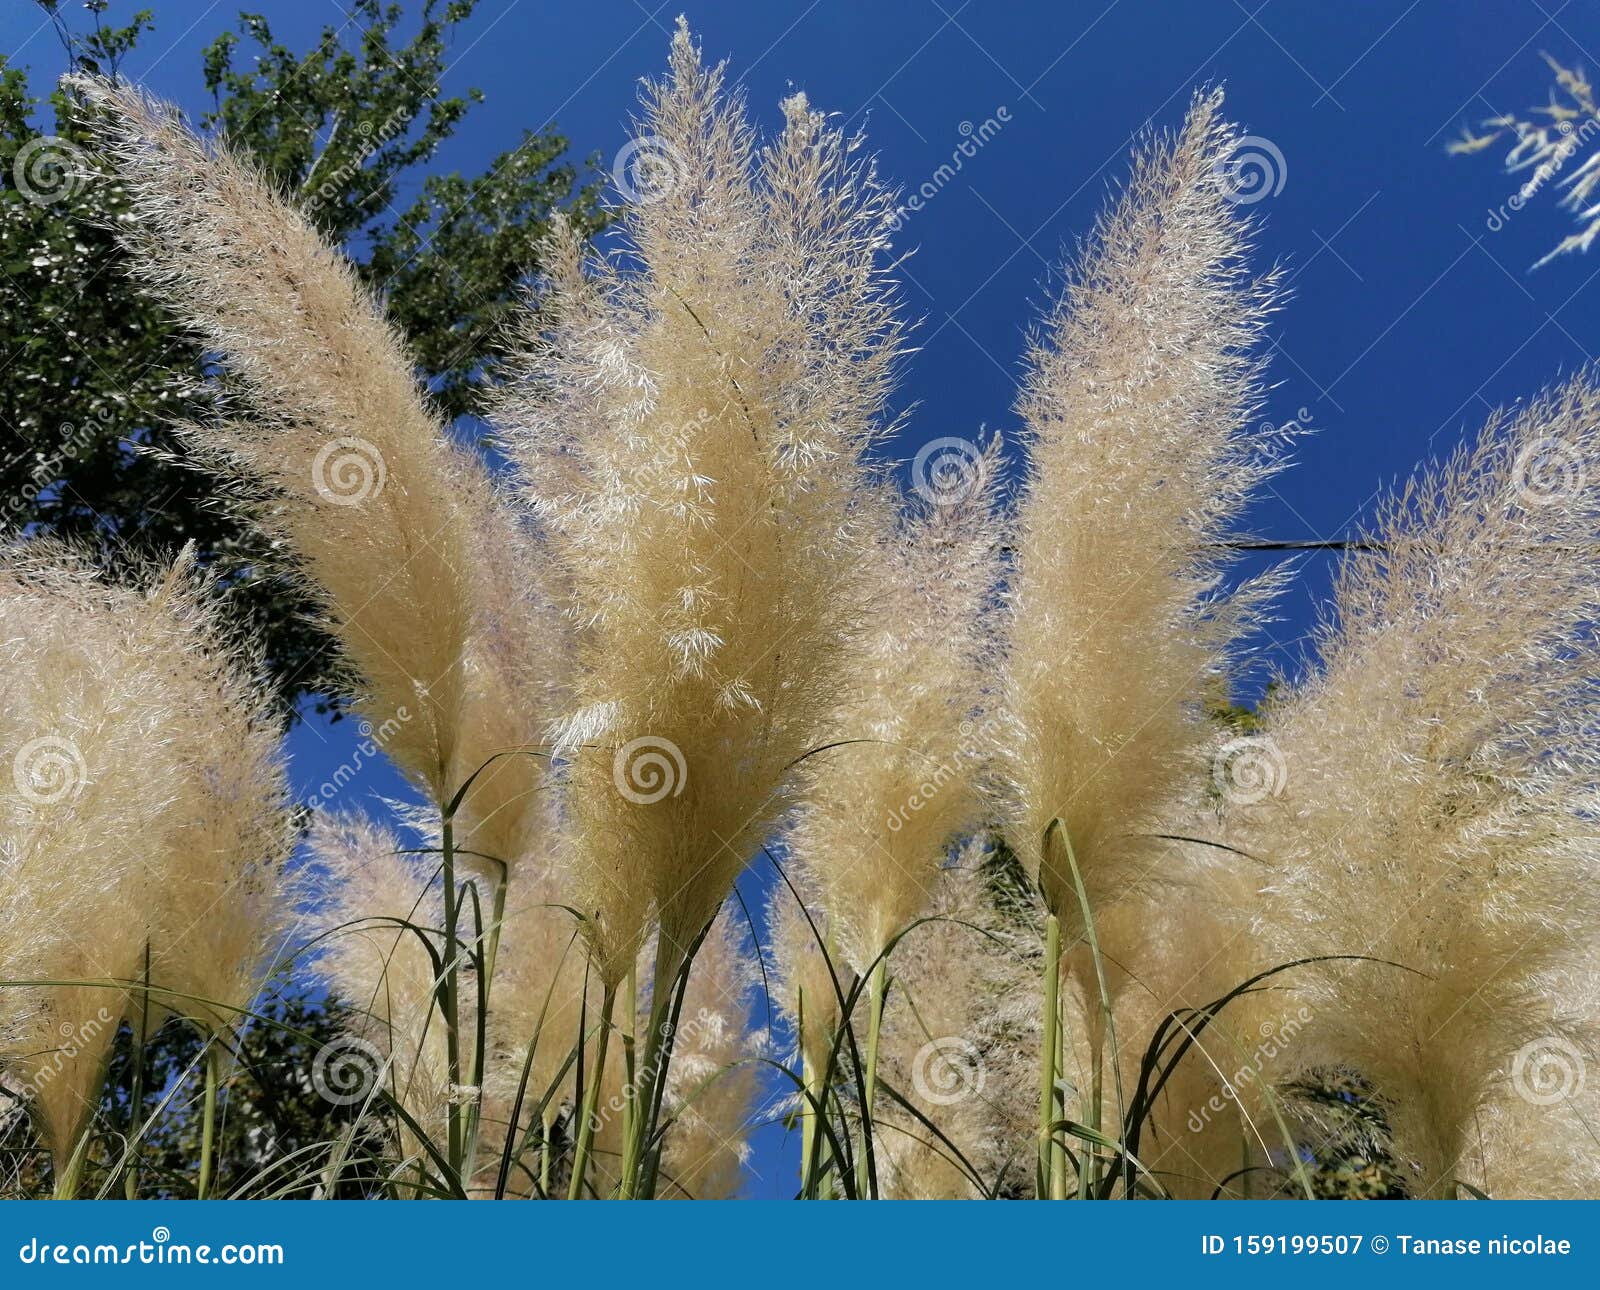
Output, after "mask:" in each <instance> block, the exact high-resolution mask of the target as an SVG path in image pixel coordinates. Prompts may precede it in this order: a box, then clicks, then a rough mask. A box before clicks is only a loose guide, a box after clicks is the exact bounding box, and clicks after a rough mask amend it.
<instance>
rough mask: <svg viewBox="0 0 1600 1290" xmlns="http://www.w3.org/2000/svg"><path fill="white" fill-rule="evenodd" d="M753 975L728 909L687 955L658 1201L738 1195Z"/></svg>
mask: <svg viewBox="0 0 1600 1290" xmlns="http://www.w3.org/2000/svg"><path fill="white" fill-rule="evenodd" d="M755 985H756V974H755V968H754V965H753V964H752V963H751V961H750V957H749V955H748V954H747V953H746V952H745V948H744V942H743V937H742V935H741V933H740V928H739V925H738V923H737V922H736V921H735V918H734V915H733V913H732V911H730V910H727V909H724V910H723V912H722V913H721V914H720V915H718V917H717V921H716V924H715V925H714V926H713V927H712V929H711V932H710V934H709V935H708V936H707V937H706V940H705V944H704V945H702V946H701V949H700V953H699V954H697V955H696V956H695V961H694V967H693V968H692V969H691V970H690V973H689V981H688V985H687V986H686V988H685V990H684V997H683V1008H682V1013H681V1015H682V1018H683V1021H682V1023H681V1026H680V1034H679V1037H678V1043H677V1046H676V1048H675V1050H674V1058H673V1063H672V1070H671V1072H670V1074H669V1076H668V1079H667V1088H666V1105H667V1110H668V1113H669V1114H670V1116H671V1124H670V1126H669V1128H668V1129H667V1134H666V1142H665V1146H664V1157H663V1163H662V1173H663V1175H664V1179H665V1183H666V1186H665V1189H664V1191H663V1192H662V1195H663V1196H664V1197H682V1198H684V1199H692V1200H726V1199H728V1198H730V1197H732V1196H733V1195H735V1194H736V1193H737V1192H738V1190H739V1185H740V1182H741V1179H742V1171H743V1167H744V1162H745V1160H746V1158H747V1157H748V1156H749V1154H750V1148H749V1145H748V1143H747V1142H746V1138H747V1137H748V1135H749V1128H750V1109H751V1103H752V1101H753V1099H754V1096H755V1090H756V1072H755V1068H754V1066H753V1065H751V1064H750V1062H749V1060H748V1059H749V1058H750V1056H751V1055H752V1052H753V1050H754V1046H755V1039H754V1037H753V1036H752V1035H751V1034H750V1033H749V1020H750V1017H749V1013H750V1002H751V995H752V994H753V992H754V990H755Z"/></svg>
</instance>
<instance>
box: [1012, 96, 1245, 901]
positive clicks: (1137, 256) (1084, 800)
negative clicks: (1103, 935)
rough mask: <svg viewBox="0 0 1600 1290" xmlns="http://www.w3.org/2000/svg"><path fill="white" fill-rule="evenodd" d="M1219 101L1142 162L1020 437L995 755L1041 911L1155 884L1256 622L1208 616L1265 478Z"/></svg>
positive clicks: (1075, 284) (1081, 277)
mask: <svg viewBox="0 0 1600 1290" xmlns="http://www.w3.org/2000/svg"><path fill="white" fill-rule="evenodd" d="M1221 106H1222V98H1221V93H1220V92H1216V93H1212V94H1210V95H1205V96H1201V97H1197V98H1196V99H1195V101H1194V103H1193V105H1192V107H1191V108H1190V111H1189V116H1188V119H1187V121H1186V122H1185V124H1184V126H1183V129H1182V131H1181V132H1180V133H1179V134H1178V136H1177V137H1176V138H1175V139H1172V140H1170V141H1157V142H1154V143H1152V144H1150V145H1149V146H1147V147H1146V149H1145V150H1144V151H1143V152H1142V153H1141V154H1140V155H1139V156H1138V157H1137V159H1136V161H1135V165H1134V171H1133V176H1132V179H1131V181H1130V182H1129V185H1128V188H1127V191H1126V192H1125V193H1124V195H1123V196H1122V198H1121V200H1120V201H1119V202H1118V203H1117V204H1116V205H1115V207H1114V208H1113V209H1112V210H1111V211H1110V213H1109V214H1108V215H1106V216H1105V217H1104V218H1103V219H1102V220H1101V222H1100V224H1099V226H1098V227H1097V229H1096V232H1095V236H1094V238H1093V240H1092V242H1091V244H1090V248H1089V251H1088V252H1087V254H1086V255H1085V256H1084V257H1083V262H1082V265H1081V267H1080V268H1079V270H1078V272H1077V274H1076V276H1075V277H1074V278H1073V279H1072V281H1071V282H1070V284H1069V285H1068V287H1067V289H1066V291H1065V293H1064V295H1063V296H1062V298H1061V301H1060V304H1059V306H1058V307H1057V309H1056V312H1055V313H1054V314H1053V315H1052V316H1051V318H1050V319H1049V322H1048V325H1047V327H1046V330H1045V334H1044V336H1043V337H1042V338H1041V339H1040V340H1039V341H1038V342H1037V343H1036V344H1035V346H1034V349H1033V352H1032V354H1031V356H1030V360H1029V364H1030V372H1029V376H1028V380H1027V385H1026V389H1025V391H1024V393H1023V397H1022V401H1021V404H1020V410H1021V412H1022V416H1023V418H1024V421H1025V423H1026V426H1027V430H1028V433H1029V435H1030V450H1031V458H1030V465H1029V470H1028V476H1027V479H1026V482H1025V484H1024V486H1023V489H1022V494H1021V497H1020V500H1019V504H1018V515H1017V521H1016V534H1015V550H1016V555H1015V570H1014V574H1013V577H1012V580H1011V586H1010V588H1009V594H1008V606H1007V614H1006V634H1007V638H1008V639H1007V650H1008V656H1007V659H1006V663H1005V671H1004V678H1003V697H1002V705H1001V706H1002V713H1001V716H1002V720H1003V727H1004V728H1003V729H1002V732H1001V734H1000V736H999V744H1000V753H1001V760H1002V766H1003V768H1004V771H1005V775H1006V778H1007V779H1008V781H1009V794H1010V796H1011V798H1012V802H1013V810H1014V814H1013V818H1012V819H1011V821H1010V828H1009V837H1010V840H1011V844H1012V846H1013V847H1014V848H1015V850H1016V851H1017V854H1018V855H1019V856H1020V857H1021V858H1022V860H1023V862H1024V863H1025V865H1026V866H1027V868H1028V870H1029V872H1030V873H1032V874H1034V875H1036V876H1037V879H1038V881H1039V884H1040V886H1041V889H1042V890H1043V892H1044V896H1045V901H1046V904H1047V906H1048V907H1049V909H1050V911H1051V912H1052V913H1054V914H1056V915H1057V916H1058V917H1061V918H1062V919H1063V920H1064V921H1067V922H1069V923H1070V922H1073V921H1076V920H1077V919H1078V918H1079V916H1080V910H1079V902H1078V900H1077V897H1076V895H1075V893H1074V890H1073V880H1072V876H1071V871H1070V867H1069V865H1068V863H1067V859H1066V855H1065V851H1064V848H1063V847H1062V846H1060V845H1059V844H1056V843H1053V844H1052V845H1051V847H1050V849H1049V851H1048V853H1047V851H1046V848H1045V835H1046V831H1047V830H1048V829H1049V827H1050V825H1051V822H1052V821H1053V820H1056V819H1058V818H1059V819H1060V821H1061V822H1062V825H1063V826H1064V830H1065V841H1066V842H1067V843H1069V844H1070V846H1071V847H1072V849H1073V853H1074V854H1075V856H1076V859H1077V863H1078V865H1079V867H1080V869H1081V871H1082V876H1083V881H1084V885H1085V887H1086V889H1087V894H1088V899H1089V904H1090V906H1091V908H1093V909H1094V910H1096V911H1099V910H1100V909H1102V908H1104V907H1105V906H1106V905H1107V904H1108V903H1109V902H1110V901H1111V900H1113V899H1117V898H1121V897H1123V896H1125V895H1126V894H1127V893H1128V892H1129V891H1130V890H1131V889H1133V888H1134V887H1136V886H1137V885H1138V884H1139V883H1140V881H1141V880H1142V879H1143V878H1144V877H1145V876H1146V875H1145V869H1146V868H1147V865H1148V857H1147V854H1146V852H1147V847H1146V845H1145V844H1144V843H1143V842H1142V841H1141V840H1140V834H1141V832H1142V831H1145V830H1146V829H1147V828H1148V826H1149V825H1150V822H1151V819H1152V816H1153V815H1154V814H1155V813H1156V812H1158V811H1159V810H1160V807H1161V804H1162V803H1163V802H1164V801H1165V800H1166V799H1168V798H1169V797H1170V796H1172V795H1173V794H1174V793H1175V792H1177V791H1179V790H1180V789H1181V788H1182V787H1183V786H1184V785H1185V784H1187V783H1188V782H1189V781H1190V780H1192V779H1194V778H1195V777H1203V775H1204V773H1205V762H1204V743H1205V739H1206V735H1207V727H1206V726H1205V724H1204V722H1203V720H1202V719H1201V716H1200V714H1199V712H1198V710H1197V704H1196V703H1195V698H1194V696H1195V695H1196V694H1197V693H1199V692H1200V691H1201V690H1202V688H1203V685H1204V683H1205V682H1206V680H1207V679H1208V678H1210V677H1214V676H1217V675H1218V674H1220V673H1222V672H1223V671H1224V670H1225V669H1226V666H1227V662H1228V660H1227V658H1226V651H1227V647H1228V644H1229V638H1230V635H1231V634H1232V633H1233V632H1234V631H1235V630H1236V627H1237V624H1238V622H1239V620H1240V619H1241V618H1242V617H1244V616H1245V615H1246V614H1247V613H1248V611H1249V609H1250V608H1251V607H1252V606H1253V605H1254V604H1255V603H1256V597H1255V596H1251V595H1246V596H1244V597H1243V598H1242V599H1236V600H1235V601H1234V603H1232V604H1231V605H1230V604H1228V603H1225V602H1223V601H1221V600H1219V597H1218V594H1217V584H1218V580H1219V577H1220V573H1221V570H1222V560H1221V557H1220V556H1219V554H1218V542H1219V539H1222V538H1223V537H1225V536H1226V535H1227V534H1228V533H1229V531H1230V526H1231V525H1232V524H1233V523H1234V522H1235V521H1236V519H1237V517H1238V515H1239V512H1240V510H1241V509H1242V507H1243V506H1244V504H1245V502H1246V500H1247V499H1248V498H1249V496H1250V494H1251V491H1252V490H1253V489H1254V488H1255V487H1256V486H1257V485H1258V484H1259V483H1260V482H1261V481H1262V480H1263V479H1264V478H1266V477H1267V476H1268V475H1269V474H1270V473H1271V472H1272V470H1273V469H1274V468H1275V462H1274V445H1273V443H1272V442H1270V441H1269V439H1268V438H1267V437H1266V436H1264V435H1263V434H1262V433H1260V432H1258V431H1257V430H1256V428H1255V427H1253V426H1252V425H1251V424H1250V421H1251V414H1252V412H1253V411H1254V409H1255V407H1256V405H1257V401H1258V391H1259V385H1258V378H1259V374H1260V362H1259V360H1258V359H1256V358H1254V357H1252V354H1251V350H1252V347H1253V346H1254V345H1255V343H1256V341H1257V338H1258V335H1259V332H1260V329H1261V326H1262V322H1263V319H1264V317H1265V315H1266V313H1267V312H1268V310H1269V308H1270V306H1271V302H1272V298H1273V286H1274V283H1273V277H1272V276H1271V275H1268V276H1267V277H1266V278H1257V279H1252V278H1250V276H1249V273H1248V269H1247V266H1246V262H1245V257H1246V254H1247V252H1248V250H1249V243H1248V237H1249V225H1248V222H1247V221H1246V219H1245V218H1244V216H1243V214H1242V213H1241V211H1240V208H1239V207H1238V206H1237V205H1236V204H1235V203H1234V202H1232V201H1231V200H1230V196H1231V193H1230V189H1229V187H1228V184H1227V183H1226V181H1225V179H1224V178H1223V176H1224V174H1225V168H1226V165H1227V161H1228V157H1229V154H1230V151H1231V150H1232V149H1233V147H1234V146H1235V143H1236V141H1237V137H1238V136H1237V131H1236V130H1235V128H1234V127H1232V126H1231V125H1229V124H1227V123H1226V122H1224V121H1223V119H1222V118H1221V116H1220V115H1219V113H1220V110H1221Z"/></svg>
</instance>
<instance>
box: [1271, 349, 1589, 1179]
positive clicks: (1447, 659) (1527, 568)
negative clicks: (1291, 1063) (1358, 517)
mask: <svg viewBox="0 0 1600 1290" xmlns="http://www.w3.org/2000/svg"><path fill="white" fill-rule="evenodd" d="M1597 426H1600V389H1597V386H1596V384H1595V382H1594V380H1593V378H1592V377H1591V376H1590V375H1588V374H1582V375H1579V376H1577V377H1575V378H1574V379H1572V380H1571V381H1570V382H1569V383H1567V384H1566V385H1564V386H1562V387H1560V388H1559V389H1557V390H1555V391H1554V392H1552V393H1548V394H1546V395H1544V396H1542V397H1541V398H1539V399H1537V400H1534V401H1532V402H1531V403H1529V404H1528V405H1526V406H1525V407H1522V408H1520V409H1517V410H1513V411H1509V412H1507V411H1502V412H1498V413H1496V414H1495V415H1494V416H1492V417H1491V418H1490V420H1489V422H1488V424H1487V425H1486V426H1485V428H1484V430H1483V432H1482V433H1481V435H1480V436H1479V437H1478V439H1477V441H1476V442H1475V443H1473V444H1471V445H1468V446H1466V447H1464V448H1462V449H1461V450H1460V451H1459V452H1457V453H1456V454H1455V455H1454V456H1453V457H1452V458H1451V459H1450V460H1449V461H1447V462H1446V463H1445V464H1444V465H1442V466H1440V467H1438V468H1437V469H1435V470H1433V471H1431V472H1427V473H1424V474H1423V475H1422V476H1420V477H1419V478H1418V479H1416V480H1415V481H1413V482H1412V484H1411V485H1410V486H1409V487H1408V488H1407V489H1406V490H1405V491H1404V492H1402V493H1401V494H1400V495H1399V496H1398V497H1396V498H1394V499H1392V500H1391V501H1389V502H1388V503H1387V504H1386V505H1385V506H1384V508H1383V510H1382V512H1381V514H1380V515H1379V518H1378V521H1377V524H1376V532H1375V534H1374V537H1373V542H1372V549H1371V550H1367V551H1362V552H1358V553H1355V554H1352V555H1351V556H1349V557H1348V558H1347V560H1346V562H1345V564H1344V567H1343V569H1342V571H1341V573H1340V576H1339V581H1338V585H1337V589H1336V596H1335V607H1336V614H1337V617H1336V619H1335V620H1334V621H1333V622H1331V623H1330V624H1329V625H1327V626H1326V627H1325V629H1324V630H1323V631H1322V633H1321V640H1320V649H1319V654H1320V663H1319V666H1318V667H1317V669H1316V670H1315V671H1314V672H1313V673H1312V674H1311V675H1310V676H1309V677H1307V678H1306V680H1305V681H1304V683H1303V684H1301V685H1300V686H1299V687H1298V689H1296V690H1295V691H1294V692H1293V693H1291V694H1289V695H1287V696H1286V697H1284V698H1282V699H1281V700H1280V701H1278V702H1275V703H1274V704H1273V705H1271V707H1270V709H1269V715H1268V721H1267V724H1266V727H1265V732H1266V735H1267V736H1268V737H1269V738H1270V739H1271V740H1272V741H1273V742H1274V745H1275V748H1276V750H1277V752H1278V755H1279V756H1280V757H1281V761H1282V767H1283V770H1284V772H1285V773H1284V776H1283V781H1284V785H1285V787H1284V791H1283V793H1282V794H1281V796H1280V797H1277V798H1272V797H1269V798H1267V799H1265V800H1264V801H1262V802H1261V803H1260V804H1259V806H1257V807H1255V808H1244V809H1242V810H1241V812H1240V815H1241V820H1240V827H1241V828H1242V829H1243V830H1244V832H1243V836H1244V837H1245V838H1246V839H1247V841H1246V843H1245V845H1246V846H1247V847H1248V849H1249V850H1250V851H1251V852H1252V853H1254V854H1256V855H1259V856H1262V857H1265V858H1266V859H1268V860H1269V861H1270V863H1271V864H1272V866H1273V870H1272V873H1271V875H1270V885H1269V886H1268V888H1267V894H1268V896H1269V898H1270V903H1269V906H1268V909H1267V911H1266V916H1265V917H1264V918H1263V920H1262V924H1263V930H1264V933H1265V939H1266V941H1267V944H1268V946H1269V947H1271V949H1270V952H1271V953H1276V954H1277V955H1279V956H1281V958H1282V959H1285V960H1286V959H1288V958H1300V957H1304V956H1306V955H1310V954H1362V955H1368V956H1371V957H1373V958H1376V959H1379V960H1383V961H1384V962H1383V963H1381V964H1380V963H1358V964H1350V963H1345V964H1338V965H1331V966H1325V967H1324V968H1322V969H1321V970H1317V971H1307V972H1306V973H1304V974H1303V975H1301V976H1300V977H1298V978H1297V981H1298V983H1299V989H1300V990H1301V992H1302V994H1303V996H1304V997H1305V998H1306V1000H1307V1001H1308V1003H1309V1004H1310V1006H1311V1008H1312V1010H1313V1011H1314V1013H1315V1014H1316V1019H1317V1024H1316V1028H1315V1030H1316V1037H1317V1042H1316V1044H1315V1045H1314V1046H1308V1048H1307V1050H1306V1051H1305V1052H1304V1054H1303V1055H1302V1054H1301V1052H1300V1050H1298V1049H1297V1050H1296V1055H1297V1056H1302V1060H1303V1061H1304V1062H1305V1064H1307V1065H1315V1064H1321V1065H1325V1066H1331V1067H1336V1068H1341V1069H1349V1070H1354V1071H1356V1072H1359V1073H1360V1074H1361V1075H1363V1076H1365V1077H1366V1078H1367V1079H1368V1080H1370V1081H1371V1083H1372V1084H1373V1085H1374V1087H1375V1088H1376V1089H1377V1091H1378V1093H1379V1094H1380V1096H1381V1097H1382V1098H1383V1099H1384V1101H1385V1105H1386V1113H1387V1114H1388V1116H1389V1119H1390V1123H1391V1125H1392V1127H1393V1131H1394V1142H1395V1146H1396V1149H1397V1152H1398V1153H1399V1155H1400V1157H1401V1158H1402V1159H1403V1160H1404V1161H1406V1162H1408V1163H1409V1165H1410V1168H1411V1170H1412V1175H1413V1181H1412V1186H1413V1188H1414V1190H1415V1191H1416V1192H1417V1193H1418V1194H1422V1195H1430V1196H1432V1195H1444V1196H1448V1195H1450V1194H1451V1193H1452V1191H1453V1189H1454V1180H1455V1179H1457V1178H1458V1177H1460V1173H1459V1172H1458V1171H1459V1168H1460V1162H1461V1161H1462V1160H1463V1156H1464V1154H1465V1153H1467V1152H1468V1150H1469V1149H1470V1148H1471V1147H1472V1145H1473V1136H1474V1135H1473V1128H1472V1126H1473V1123H1474V1117H1475V1115H1476V1114H1477V1112H1478V1111H1479V1109H1480V1108H1481V1107H1482V1106H1483V1104H1484V1102H1485V1100H1486V1099H1487V1098H1488V1097H1489V1096H1490V1095H1491V1093H1492V1092H1493V1091H1494V1087H1495V1080H1496V1075H1495V1073H1496V1072H1497V1071H1503V1070H1505V1069H1507V1068H1508V1066H1509V1064H1510V1063H1512V1062H1513V1060H1514V1058H1515V1055H1516V1053H1517V1051H1518V1050H1519V1047H1520V1046H1522V1045H1524V1044H1528V1043H1534V1042H1537V1041H1538V1040H1540V1039H1541V1038H1549V1039H1551V1040H1552V1042H1554V1041H1557V1040H1562V1022H1561V1020H1560V1019H1559V1018H1558V1017H1556V1016H1553V1015H1552V999H1551V996H1550V993H1549V990H1548V986H1547V983H1548V981H1549V980H1551V979H1552V977H1551V975H1550V974H1552V973H1557V972H1559V971H1560V969H1561V968H1562V967H1563V965H1564V964H1566V963H1571V962H1573V961H1574V960H1575V957H1576V956H1577V954H1578V953H1579V952H1580V950H1581V949H1582V947H1583V946H1584V944H1585V937H1586V936H1587V932H1586V929H1588V928H1591V927H1592V926H1593V925H1594V924H1593V920H1594V916H1595V912H1596V909H1595V903H1594V899H1593V894H1592V893H1593V890H1594V886H1595V877H1596V871H1595V862H1594V857H1595V855H1596V854H1597V844H1600V837H1597V825H1596V820H1597V819H1600V816H1597V814H1596V811H1595V805H1596V799H1595V793H1594V785H1595V783H1596V782H1597V779H1600V765H1597V758H1600V743H1597V741H1596V739H1595V733H1596V729H1597V720H1596V718H1597V715H1600V706H1597V702H1600V689H1597V687H1596V685H1595V681H1594V674H1595V669H1594V627H1593V625H1594V622H1595V620H1596V617H1597V613H1600V580H1597V578H1596V576H1595V570H1596V565H1595V561H1594V552H1595V550H1596V544H1597V540H1600V489H1597V488H1596V486H1595V484H1594V482H1593V481H1594V480H1595V479H1596V478H1600V430H1597V429H1596V427H1597ZM1386 964H1393V965H1396V966H1386ZM1574 1002H1575V1001H1574ZM1556 1006H1558V1007H1559V1006H1560V1001H1556ZM1568 1006H1569V1008H1570V1007H1571V1004H1570V1003H1569V1005H1568ZM1578 1039H1579V1037H1573V1038H1571V1039H1567V1040H1564V1042H1577V1041H1578ZM1583 1042H1588V1039H1583Z"/></svg>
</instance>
